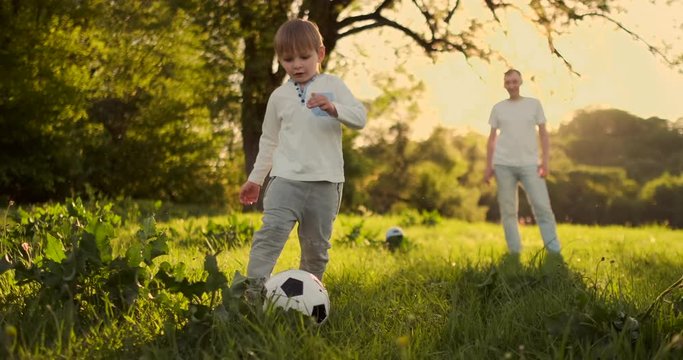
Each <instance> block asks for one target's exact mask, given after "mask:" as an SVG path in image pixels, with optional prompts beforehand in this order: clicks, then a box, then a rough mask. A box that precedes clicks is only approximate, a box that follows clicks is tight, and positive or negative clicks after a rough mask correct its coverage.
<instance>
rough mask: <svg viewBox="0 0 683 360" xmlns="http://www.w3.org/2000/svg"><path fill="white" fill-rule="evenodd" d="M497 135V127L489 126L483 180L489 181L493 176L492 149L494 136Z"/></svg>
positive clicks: (494, 143) (494, 145)
mask: <svg viewBox="0 0 683 360" xmlns="http://www.w3.org/2000/svg"><path fill="white" fill-rule="evenodd" d="M497 137H498V129H496V128H494V127H491V132H490V133H489V139H488V141H487V142H486V169H485V170H484V182H485V183H487V184H488V183H489V181H490V180H491V177H493V151H494V150H495V149H496V138H497Z"/></svg>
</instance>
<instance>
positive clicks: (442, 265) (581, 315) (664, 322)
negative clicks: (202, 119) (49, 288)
mask: <svg viewBox="0 0 683 360" xmlns="http://www.w3.org/2000/svg"><path fill="white" fill-rule="evenodd" d="M238 217H239V219H240V221H244V222H248V223H250V224H251V225H253V227H255V228H258V226H259V221H260V220H259V217H258V215H256V214H251V215H239V216H238ZM228 221H229V217H228V216H212V217H197V218H186V219H179V218H176V219H169V220H167V221H164V222H160V223H159V224H157V227H158V228H160V229H164V231H165V232H166V233H167V234H168V245H169V249H168V254H167V255H164V256H160V257H158V258H156V259H155V261H154V265H153V268H155V269H156V268H157V267H158V266H159V263H160V262H162V261H167V262H169V263H171V264H179V263H181V262H182V263H184V264H185V272H186V273H187V274H189V278H191V279H195V280H201V279H205V278H206V273H204V272H203V268H204V266H205V264H204V259H205V255H206V253H207V252H208V251H209V250H208V249H209V248H210V245H207V244H208V243H207V241H206V239H205V238H203V237H202V236H200V235H201V234H202V229H206V228H207V227H209V226H211V225H210V224H211V223H212V224H214V225H215V224H225V223H227V222H228ZM401 221H402V219H401V218H400V217H389V216H385V217H382V216H367V217H363V218H361V217H356V216H341V217H340V218H339V219H338V220H337V222H336V224H335V233H334V235H333V248H332V250H331V253H330V257H331V261H330V264H329V267H328V270H327V272H326V275H325V279H324V283H325V285H326V287H327V289H328V291H329V294H330V301H331V314H330V318H329V320H328V321H327V322H326V323H325V324H323V325H322V326H316V325H313V324H311V322H310V321H308V319H304V318H302V317H300V316H297V315H296V314H292V313H285V312H278V311H275V312H273V311H271V312H264V311H263V310H262V309H261V308H260V307H252V306H249V305H247V304H245V303H240V304H239V305H238V306H237V307H234V308H225V307H222V306H216V304H220V302H219V301H217V300H216V298H215V295H216V294H213V295H208V294H206V295H204V296H203V297H202V298H201V299H196V301H197V302H199V303H201V304H204V305H206V306H207V308H209V312H208V313H207V314H199V313H193V311H195V310H196V308H193V307H192V306H191V304H190V303H189V302H188V301H187V300H186V299H184V298H183V297H181V296H178V295H177V294H175V295H174V294H172V293H168V294H167V293H157V294H156V296H153V295H151V294H148V295H147V296H144V297H140V298H139V299H137V301H136V302H135V306H131V307H129V308H127V309H126V310H125V311H121V312H119V313H120V314H119V315H112V314H114V313H116V312H115V311H113V310H112V309H111V307H107V306H105V307H104V309H105V311H104V312H101V311H100V312H98V311H97V310H96V309H98V308H97V307H95V306H94V305H93V307H92V309H90V308H88V306H89V304H94V303H96V302H97V301H96V300H94V299H97V296H98V295H101V294H90V296H91V297H89V298H88V299H91V300H90V302H88V301H81V302H80V303H79V304H80V309H76V310H74V309H71V310H69V308H68V307H66V306H64V305H60V302H59V299H52V300H51V301H52V303H50V304H47V305H46V306H42V307H37V306H31V305H30V301H31V300H30V299H31V297H32V296H35V294H36V293H39V292H40V291H41V289H40V287H39V286H35V285H34V286H19V285H18V284H17V280H16V279H15V277H14V276H13V271H7V272H5V273H4V274H3V275H2V276H0V325H2V327H3V329H2V330H3V333H2V336H1V338H0V347H1V348H0V356H4V357H5V358H17V359H24V358H25V359H28V358H30V359H40V358H45V359H52V358H68V359H71V358H83V359H95V358H141V359H173V358H187V359H213V358H224V359H248V358H254V359H572V358H573V359H584V358H601V359H636V358H637V359H649V358H656V359H678V358H683V287H681V286H680V283H679V286H678V287H674V288H672V289H668V290H667V288H669V286H670V285H672V284H675V283H676V282H677V281H680V280H681V278H682V276H683V231H673V230H669V229H666V228H663V227H648V228H627V227H619V226H611V227H591V226H577V225H560V226H559V228H558V232H559V236H560V239H561V241H562V245H563V256H564V257H563V259H557V258H553V257H549V256H546V254H545V253H544V252H543V251H542V248H541V245H542V242H541V239H540V234H539V232H538V228H537V227H535V226H523V227H522V228H521V231H522V237H523V245H524V246H525V248H524V251H523V254H522V256H521V258H520V259H519V260H516V259H514V258H510V257H507V256H505V244H504V239H503V237H502V228H501V227H500V226H499V225H497V224H487V223H476V224H471V223H465V222H460V221H455V220H443V221H441V222H440V223H438V224H435V225H430V226H424V225H412V226H404V231H405V234H406V242H407V245H408V246H406V247H405V248H403V249H401V250H399V251H397V252H393V253H392V252H389V251H388V250H386V249H385V248H383V247H382V246H379V245H380V243H381V240H382V239H383V234H384V231H386V229H388V228H389V227H390V226H392V225H397V224H399V223H400V222H401ZM137 228H138V226H137V225H134V226H133V225H127V226H124V227H119V228H115V229H114V230H115V231H114V234H115V235H114V237H113V240H112V243H113V247H114V253H125V252H126V249H127V248H128V246H129V244H130V243H131V242H132V241H133V240H132V239H133V238H134V237H135V231H136V229H137ZM204 233H205V232H204ZM298 251H299V250H298V243H297V240H296V236H295V235H294V234H293V235H292V237H291V238H290V241H289V242H288V244H287V246H286V248H285V250H284V252H283V254H282V256H281V258H280V260H279V262H278V264H277V266H276V269H275V272H278V271H282V270H285V269H290V268H297V267H298ZM248 253H249V245H248V244H247V245H245V246H242V247H238V248H235V249H231V250H225V251H222V252H221V253H219V254H218V255H217V257H216V260H217V264H218V268H219V269H220V271H221V272H222V273H223V274H225V275H226V277H227V280H228V281H229V282H232V281H233V276H234V274H235V271H239V272H242V273H243V272H244V271H245V269H246V261H247V259H248ZM665 290H667V291H665ZM224 294H225V293H224ZM660 294H661V296H660ZM101 296H105V295H101ZM658 296H659V297H658ZM219 297H220V296H219ZM84 304H85V305H84ZM651 305H652V306H651ZM67 310H68V311H67ZM69 311H71V312H69ZM74 311H76V312H78V311H80V314H83V312H85V313H88V311H90V313H89V315H88V316H84V315H80V317H78V318H77V319H76V320H75V321H76V322H78V321H79V320H80V321H81V324H80V326H75V325H74V324H73V322H74V320H73V317H69V316H65V315H64V314H73V313H74ZM41 312H42V313H41ZM188 314H189V315H188ZM85 318H87V319H88V321H85V320H83V319H85ZM93 319H94V320H93ZM29 320H30V323H28V322H29ZM76 325H78V324H76Z"/></svg>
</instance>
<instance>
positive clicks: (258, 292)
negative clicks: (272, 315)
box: [244, 278, 266, 305]
mask: <svg viewBox="0 0 683 360" xmlns="http://www.w3.org/2000/svg"><path fill="white" fill-rule="evenodd" d="M265 283H266V279H265V278H248V279H247V288H246V289H245V290H244V301H245V302H247V303H248V304H252V305H260V304H263V301H264V300H265V299H266V287H265Z"/></svg>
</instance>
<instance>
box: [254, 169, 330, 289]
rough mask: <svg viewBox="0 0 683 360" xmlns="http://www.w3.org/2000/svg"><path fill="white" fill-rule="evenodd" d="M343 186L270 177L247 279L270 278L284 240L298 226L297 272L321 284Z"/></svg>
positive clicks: (285, 240) (255, 235) (324, 182)
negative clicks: (301, 272)
mask: <svg viewBox="0 0 683 360" xmlns="http://www.w3.org/2000/svg"><path fill="white" fill-rule="evenodd" d="M342 187H343V183H331V182H327V181H294V180H288V179H285V178H281V177H273V178H272V179H270V182H269V183H268V185H267V186H266V189H265V194H264V198H263V226H262V227H261V228H260V229H259V230H258V231H257V232H256V233H255V234H254V242H253V244H252V246H251V253H250V254H249V264H248V265H247V277H249V278H254V279H262V278H268V277H270V274H271V272H272V271H273V267H275V262H276V261H277V259H278V257H280V253H281V252H282V249H283V248H284V246H285V243H286V242H287V238H288V237H289V234H290V233H291V231H292V229H293V228H294V224H295V223H297V222H298V223H299V226H298V234H299V244H300V245H301V262H300V264H299V268H300V269H301V270H305V271H308V272H310V273H312V274H313V275H315V276H317V277H318V279H320V280H322V277H323V273H324V272H325V267H326V266H327V262H328V260H329V256H328V254H327V252H328V249H329V248H330V247H331V244H330V236H331V235H332V225H333V223H334V219H335V218H336V217H337V213H338V211H339V205H340V202H341V194H342Z"/></svg>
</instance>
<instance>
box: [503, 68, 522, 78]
mask: <svg viewBox="0 0 683 360" xmlns="http://www.w3.org/2000/svg"><path fill="white" fill-rule="evenodd" d="M512 74H517V75H519V77H522V73H521V72H519V70H517V69H509V70H508V71H506V72H505V74H504V76H508V75H512Z"/></svg>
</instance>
